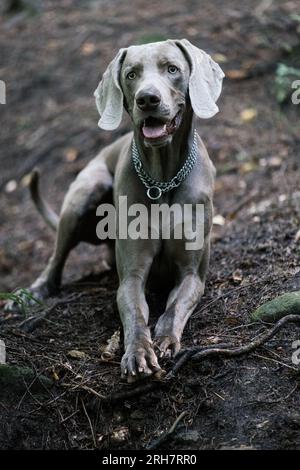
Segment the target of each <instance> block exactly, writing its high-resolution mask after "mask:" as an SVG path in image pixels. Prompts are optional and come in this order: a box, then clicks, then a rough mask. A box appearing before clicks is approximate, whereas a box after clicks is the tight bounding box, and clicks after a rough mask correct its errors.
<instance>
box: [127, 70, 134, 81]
mask: <svg viewBox="0 0 300 470" xmlns="http://www.w3.org/2000/svg"><path fill="white" fill-rule="evenodd" d="M127 78H128V80H134V79H135V78H136V73H135V72H129V73H128V74H127Z"/></svg>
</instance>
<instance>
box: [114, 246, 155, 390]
mask: <svg viewBox="0 0 300 470" xmlns="http://www.w3.org/2000/svg"><path fill="white" fill-rule="evenodd" d="M136 244H138V245H139V246H138V247H136ZM132 245H133V241H132V240H131V241H130V240H127V241H125V240H122V241H120V240H119V241H118V243H117V246H116V261H117V268H118V273H119V278H120V286H119V289H118V295H117V302H118V308H119V313H120V317H121V320H122V324H123V329H124V347H125V354H124V356H123V358H122V362H121V370H122V376H123V378H125V377H127V380H128V382H133V381H135V380H136V379H137V378H139V377H143V376H147V375H151V374H153V373H155V372H157V371H159V370H160V366H159V364H158V362H157V358H156V355H155V353H154V349H153V346H152V340H151V334H150V329H149V327H148V318H149V307H148V304H147V302H146V298H145V293H144V289H145V284H146V280H147V277H148V273H149V270H150V267H151V264H152V260H153V252H152V253H151V251H152V250H151V242H150V243H149V242H148V246H147V244H146V243H145V244H144V243H143V241H142V240H136V241H135V246H134V247H133V246H132ZM139 247H140V249H139ZM132 248H134V249H132Z"/></svg>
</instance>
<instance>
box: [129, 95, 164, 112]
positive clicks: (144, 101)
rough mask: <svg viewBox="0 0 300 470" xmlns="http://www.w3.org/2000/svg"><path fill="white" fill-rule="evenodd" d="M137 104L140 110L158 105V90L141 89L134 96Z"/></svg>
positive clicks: (147, 109)
mask: <svg viewBox="0 0 300 470" xmlns="http://www.w3.org/2000/svg"><path fill="white" fill-rule="evenodd" d="M135 101H136V104H137V106H138V107H139V108H140V109H141V110H142V111H150V110H152V109H155V108H157V107H158V105H159V103H160V101H161V96H160V93H159V91H158V90H155V91H154V90H151V91H144V90H141V91H139V92H138V94H137V95H136V97H135Z"/></svg>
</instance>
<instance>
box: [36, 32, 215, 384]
mask: <svg viewBox="0 0 300 470" xmlns="http://www.w3.org/2000/svg"><path fill="white" fill-rule="evenodd" d="M223 77H224V73H223V72H222V70H221V68H220V67H219V65H218V64H216V63H215V62H214V61H213V60H212V58H211V57H210V56H209V55H208V54H206V53H205V52H204V51H202V50H200V49H198V48H197V47H195V46H193V45H192V44H191V43H190V42H189V41H188V40H186V39H183V40H167V41H163V42H157V43H153V44H146V45H139V46H131V47H128V48H124V49H121V50H120V51H119V52H118V54H117V55H116V57H115V58H114V59H113V60H112V62H111V63H110V64H109V66H108V68H107V70H106V71H105V73H104V75H103V78H102V80H101V82H100V83H99V86H98V88H97V90H96V91H95V97H96V104H97V108H98V111H99V113H100V121H99V126H100V127H101V128H102V129H106V130H114V129H116V128H117V127H118V126H119V124H120V122H121V119H122V113H123V108H125V109H126V111H127V112H128V114H129V116H130V118H131V120H132V123H133V132H130V133H128V134H126V135H124V136H123V137H120V138H119V139H118V140H116V141H115V142H114V143H112V144H111V145H109V146H107V147H105V148H104V149H103V150H102V151H101V152H100V153H99V155H97V156H96V158H94V159H93V160H92V161H91V162H90V163H89V164H88V165H87V166H86V167H85V168H84V169H83V170H82V171H81V172H80V173H79V174H78V176H77V178H76V180H75V181H74V182H73V183H72V184H71V186H70V188H69V190H68V192H67V194H66V196H65V199H64V202H63V205H62V209H61V214H60V217H58V216H57V215H56V214H55V213H54V212H53V211H52V210H51V208H50V207H49V206H48V205H47V203H46V202H45V201H44V200H43V199H42V198H41V197H40V195H39V191H38V181H37V174H34V177H33V179H32V182H31V193H32V196H33V199H34V201H35V203H36V205H37V208H38V209H39V211H40V212H41V214H42V215H43V217H44V219H45V220H46V221H47V222H48V224H49V225H50V226H52V227H53V228H55V229H56V230H57V236H56V243H55V248H54V252H53V255H52V256H51V258H50V260H49V262H48V264H47V267H46V268H45V270H44V271H43V272H42V274H41V275H40V276H39V277H38V279H37V280H36V281H35V282H34V283H33V284H32V285H31V287H30V291H31V292H32V293H33V295H34V296H35V297H38V298H43V299H44V298H46V297H48V296H50V295H53V293H55V292H56V291H57V289H58V287H59V285H60V282H61V276H62V270H63V266H64V264H65V261H66V258H67V256H68V254H69V252H70V250H71V249H72V248H73V247H74V246H76V245H77V244H78V243H79V242H80V241H86V242H91V243H93V244H97V243H100V242H101V240H99V239H98V238H97V236H96V230H95V224H96V221H97V218H96V208H97V207H98V206H99V204H101V203H103V201H109V200H110V197H111V196H112V195H113V201H114V206H115V208H116V212H117V213H118V211H119V210H120V203H119V201H120V196H127V203H128V206H130V205H132V204H136V203H140V204H144V205H145V206H146V207H147V208H151V206H152V205H153V204H157V203H160V204H161V203H165V204H168V205H172V204H180V205H183V204H193V205H196V204H202V205H204V227H203V233H204V242H203V244H202V246H201V248H199V249H196V250H187V249H186V246H185V242H186V240H185V238H184V237H182V239H175V238H174V237H173V238H172V237H170V239H168V240H167V239H162V237H156V238H148V239H142V238H140V239H132V238H130V237H129V238H127V239H126V238H121V237H119V238H117V239H116V242H115V255H116V266H117V271H118V275H119V281H120V284H119V288H118V294H117V303H118V309H119V312H120V316H121V320H122V324H123V328H124V342H125V345H124V349H125V353H124V355H123V358H122V362H121V371H122V376H123V377H124V378H125V377H126V378H127V380H128V381H129V382H132V381H134V380H136V379H138V378H141V377H145V376H148V375H151V374H156V373H159V371H160V366H159V363H158V359H159V358H161V357H163V356H164V355H165V354H170V353H171V354H172V355H175V354H176V353H177V352H178V351H179V349H180V341H181V336H182V333H183V329H184V327H185V325H186V323H187V320H188V319H189V317H190V315H191V314H192V312H193V310H194V308H195V306H196V305H197V303H198V302H199V299H200V297H201V296H202V294H203V292H204V285H205V279H206V273H207V269H208V264H209V254H210V231H211V225H212V213H213V206H212V196H213V186H214V177H215V169H214V166H213V164H212V162H211V160H210V159H209V156H208V154H207V151H206V149H205V147H204V144H203V143H202V140H201V139H200V137H199V136H198V134H197V133H196V132H195V129H194V121H195V116H198V117H200V118H210V117H212V116H214V115H215V114H216V113H217V112H218V107H217V105H216V101H217V99H218V97H219V95H220V93H221V88H222V80H223ZM134 157H135V159H134ZM187 168H188V169H187ZM145 175H146V176H145ZM168 182H171V183H170V184H167V183H168ZM159 275H160V276H161V277H162V278H167V279H169V280H172V282H173V285H172V289H171V290H170V293H169V297H168V299H167V303H166V307H165V311H164V313H163V314H162V315H161V316H160V318H159V319H158V322H157V324H156V327H155V332H154V341H153V342H152V339H151V332H150V328H149V326H148V316H149V308H148V305H147V302H146V298H145V285H146V281H147V279H148V278H151V276H156V277H157V276H159Z"/></svg>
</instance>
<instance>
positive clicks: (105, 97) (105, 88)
mask: <svg viewBox="0 0 300 470" xmlns="http://www.w3.org/2000/svg"><path fill="white" fill-rule="evenodd" d="M126 51H127V49H120V50H119V52H118V54H117V55H116V57H115V58H114V59H113V60H112V61H111V63H110V64H109V66H108V67H107V69H106V71H105V72H104V74H103V77H102V80H101V82H100V83H99V85H98V87H97V89H96V91H95V93H94V96H95V98H96V105H97V109H98V111H99V114H100V116H101V117H100V120H99V122H98V126H99V127H101V128H102V129H105V130H107V131H112V130H114V129H116V128H117V127H119V125H120V123H121V120H122V115H123V98H124V97H123V92H122V89H121V86H120V79H119V76H120V71H121V66H122V63H123V60H124V58H125V55H126Z"/></svg>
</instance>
